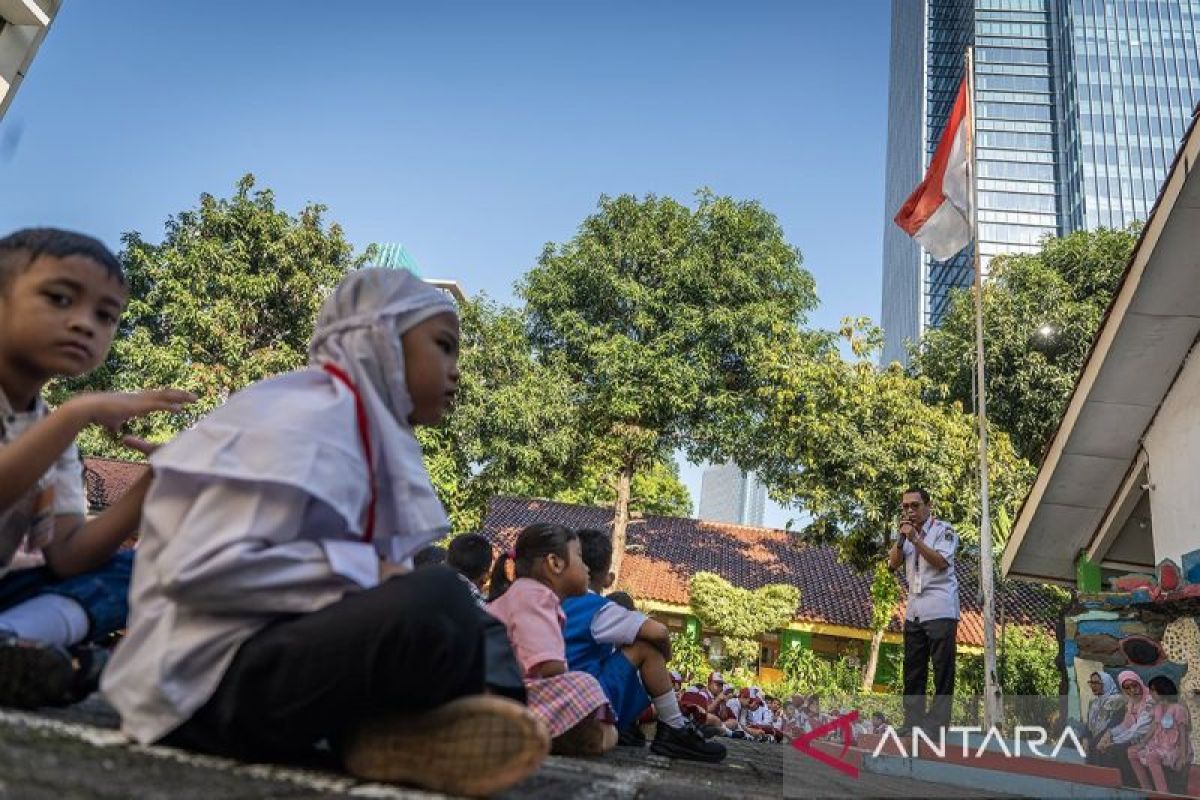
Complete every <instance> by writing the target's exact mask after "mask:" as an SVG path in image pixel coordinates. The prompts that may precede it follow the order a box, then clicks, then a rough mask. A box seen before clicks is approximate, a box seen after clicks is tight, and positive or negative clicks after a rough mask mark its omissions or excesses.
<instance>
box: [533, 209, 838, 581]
mask: <svg viewBox="0 0 1200 800" xmlns="http://www.w3.org/2000/svg"><path fill="white" fill-rule="evenodd" d="M519 291H520V294H521V296H522V297H523V298H524V300H525V302H526V305H527V309H528V313H529V330H530V334H531V337H532V339H533V343H534V346H535V347H536V349H537V351H538V353H539V355H540V357H541V358H543V359H561V363H562V364H563V366H564V368H565V369H566V372H567V374H568V375H569V377H570V381H571V385H572V387H573V388H574V390H575V392H576V396H575V402H576V405H577V407H578V409H579V413H580V415H581V420H582V426H583V428H584V429H585V430H588V431H591V432H593V433H594V434H595V435H596V436H598V437H600V438H602V439H604V440H605V441H606V442H607V446H608V448H610V451H611V452H612V453H613V456H614V462H615V467H616V477H617V498H616V503H615V522H614V536H613V544H614V570H616V571H619V567H620V557H621V555H622V554H623V551H624V542H625V539H624V532H625V525H626V523H627V520H628V498H629V495H630V492H631V486H632V481H633V479H634V477H635V476H636V475H637V473H638V472H640V471H641V470H642V469H644V468H645V466H646V465H648V464H653V463H655V462H666V461H667V460H669V459H670V458H671V457H672V455H673V453H674V452H675V451H676V450H679V449H682V450H684V451H698V450H699V449H700V446H699V440H700V439H701V438H702V437H703V436H704V435H705V432H706V431H708V430H712V429H719V428H721V427H723V426H725V425H727V424H728V415H727V414H726V413H725V409H727V408H729V407H730V406H732V405H736V400H735V398H736V397H737V396H739V395H743V394H745V392H746V391H747V389H748V385H747V384H746V383H745V381H744V377H745V373H746V369H747V367H746V363H747V361H748V360H752V359H754V358H755V357H757V356H758V355H760V354H761V353H763V352H765V351H766V350H768V349H769V347H768V346H767V345H766V343H767V341H768V340H770V339H771V338H773V337H774V336H775V335H776V334H777V333H778V332H779V331H780V330H781V329H786V328H792V329H794V328H796V327H797V326H799V325H801V324H802V323H803V322H804V320H805V315H806V314H807V312H808V311H809V310H811V309H812V308H813V307H814V306H815V304H816V295H815V291H814V284H813V280H812V276H811V275H809V274H808V272H806V271H805V270H803V269H802V268H801V266H800V254H799V252H798V251H797V250H796V249H795V248H794V247H792V246H791V245H789V244H788V243H787V242H786V241H785V240H784V237H783V231H782V230H781V228H780V226H779V223H778V221H777V220H776V219H775V217H774V216H773V215H771V214H770V213H769V212H767V211H766V210H765V209H764V208H763V207H762V206H761V205H759V204H758V203H756V202H751V201H735V200H733V199H731V198H728V197H718V196H717V195H715V194H713V193H712V192H709V191H707V190H702V191H700V192H698V193H697V205H696V208H695V209H691V208H688V207H687V206H684V205H682V204H680V203H678V202H676V201H674V200H672V199H670V198H659V197H656V196H654V195H648V196H646V197H644V198H641V199H639V198H637V197H634V196H631V195H621V196H619V197H615V198H611V197H601V199H600V203H599V208H598V210H597V212H596V213H594V214H592V215H590V216H589V217H587V218H586V219H585V220H584V221H583V223H582V224H581V226H580V228H579V231H578V233H577V234H576V235H575V237H574V238H572V239H571V240H570V241H568V242H566V243H564V244H561V245H555V244H548V245H546V247H545V249H544V250H543V251H542V255H541V258H540V259H539V261H538V264H537V266H536V267H534V268H533V269H532V270H531V271H530V272H529V274H528V275H526V277H525V279H524V281H523V282H522V283H521V284H520V287H519Z"/></svg>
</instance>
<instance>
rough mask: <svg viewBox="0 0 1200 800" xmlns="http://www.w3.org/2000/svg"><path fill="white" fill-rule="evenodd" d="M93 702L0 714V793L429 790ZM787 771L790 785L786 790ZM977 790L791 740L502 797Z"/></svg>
mask: <svg viewBox="0 0 1200 800" xmlns="http://www.w3.org/2000/svg"><path fill="white" fill-rule="evenodd" d="M115 727H116V716H115V715H114V714H113V712H112V710H111V709H109V708H108V707H107V706H105V705H104V704H103V703H102V702H100V701H99V700H98V699H93V700H89V701H88V702H86V703H83V704H81V705H80V706H76V707H75V708H73V709H69V710H65V711H46V712H44V713H37V714H23V713H16V712H3V711H0V798H20V800H75V798H81V799H82V798H130V797H137V798H145V799H146V800H158V798H162V800H166V799H167V798H171V800H201V799H203V800H209V799H210V798H246V800H268V799H269V800H310V799H311V798H321V797H347V796H349V797H376V798H422V800H428V798H432V797H435V795H431V794H429V793H424V792H418V791H415V790H411V789H404V788H400V787H393V786H383V785H379V784H366V783H362V782H359V781H355V780H353V779H351V778H347V777H346V776H344V775H340V774H336V773H326V772H311V771H304V770H295V769H286V768H280V767H272V766H262V765H248V764H240V763H237V762H232V761H226V760H224V759H216V758H206V757H198V756H194V755H191V754H187V753H181V752H179V751H175V750H170V749H167V748H141V747H134V746H131V745H129V744H127V743H125V742H124V740H123V739H122V738H121V736H120V735H119V734H118V733H116V731H115ZM785 774H786V786H785ZM963 796H975V797H984V796H987V795H983V794H976V795H970V794H969V793H968V792H966V791H965V790H963V789H961V788H954V787H946V786H940V785H937V784H930V783H923V782H920V781H913V780H907V779H900V778H884V777H880V776H877V775H870V774H863V775H862V776H861V777H860V778H859V779H857V780H855V779H851V778H848V777H845V776H842V775H840V774H838V773H837V772H835V771H834V770H832V769H830V768H829V767H826V766H824V765H822V764H818V763H816V762H811V761H808V760H806V759H805V757H804V756H801V755H800V754H798V753H796V752H795V751H793V750H792V749H791V748H789V747H787V746H786V745H767V744H754V743H749V742H730V755H729V758H728V759H727V760H726V761H725V763H723V764H720V765H715V766H714V765H708V764H694V763H685V762H678V761H675V762H672V761H670V760H668V759H664V758H660V757H658V756H655V755H653V754H651V753H650V752H649V750H636V749H632V748H617V749H616V750H615V751H613V752H611V753H609V754H607V755H605V756H604V757H602V758H594V759H583V758H570V759H568V758H555V757H551V758H550V759H548V760H547V762H546V764H545V765H544V766H543V767H542V769H541V770H540V771H539V772H538V773H537V774H536V775H535V776H534V777H532V778H530V779H529V780H528V781H525V782H524V783H522V784H521V785H519V786H517V787H515V788H514V789H512V790H510V791H508V792H506V793H504V794H503V795H501V797H502V798H509V799H511V800H516V799H517V798H530V797H536V798H539V800H540V798H548V799H549V800H555V799H556V798H638V799H639V800H641V799H643V798H645V799H646V800H658V799H661V800H667V798H688V800H692V798H697V799H698V800H710V799H711V800H717V798H722V799H723V798H729V797H745V798H783V797H787V798H793V797H919V798H932V797H963Z"/></svg>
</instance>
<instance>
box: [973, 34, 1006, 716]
mask: <svg viewBox="0 0 1200 800" xmlns="http://www.w3.org/2000/svg"><path fill="white" fill-rule="evenodd" d="M966 67H967V146H968V148H969V152H970V158H968V159H967V165H968V166H967V169H968V170H969V171H970V174H969V179H970V184H971V241H972V242H973V253H974V256H973V258H974V263H973V266H974V271H975V385H976V387H977V390H976V393H975V398H976V410H977V412H978V413H977V416H978V418H979V505H980V509H979V586H980V589H981V590H982V592H983V720H984V727H986V728H991V727H992V726H993V725H998V724H999V723H1000V720H1001V716H1002V714H1003V710H1002V708H1001V705H1000V682H999V681H998V680H997V676H996V608H995V596H996V595H995V589H994V587H993V585H992V515H991V509H990V508H989V505H990V504H989V497H988V494H989V491H988V489H989V484H988V460H987V453H988V431H987V399H986V394H987V392H986V391H985V390H984V386H985V384H984V366H983V270H982V269H981V267H980V263H979V192H978V186H977V183H978V182H977V180H976V175H977V174H978V173H977V172H976V170H975V52H974V48H973V47H970V46H968V47H967V58H966Z"/></svg>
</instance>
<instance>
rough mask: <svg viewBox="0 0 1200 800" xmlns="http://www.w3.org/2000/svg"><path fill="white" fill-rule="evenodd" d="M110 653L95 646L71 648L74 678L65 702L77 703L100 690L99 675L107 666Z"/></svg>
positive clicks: (83, 645) (86, 645)
mask: <svg viewBox="0 0 1200 800" xmlns="http://www.w3.org/2000/svg"><path fill="white" fill-rule="evenodd" d="M111 652H112V651H111V650H109V649H108V648H107V647H101V646H100V645H96V644H81V645H76V646H75V647H72V648H71V657H72V658H73V659H74V662H75V678H74V680H72V681H71V689H70V691H69V692H68V697H67V702H68V703H78V702H79V701H80V700H84V699H86V698H87V696H88V695H90V694H91V693H92V692H95V691H97V690H98V689H99V688H100V675H101V673H103V672H104V668H105V667H106V666H108V656H109V654H110V653H111Z"/></svg>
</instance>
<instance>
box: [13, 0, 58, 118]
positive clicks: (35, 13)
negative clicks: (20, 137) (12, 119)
mask: <svg viewBox="0 0 1200 800" xmlns="http://www.w3.org/2000/svg"><path fill="white" fill-rule="evenodd" d="M59 5H60V0H6V1H5V2H0V119H2V118H3V117H4V112H5V111H7V110H8V106H9V104H10V103H12V100H13V97H14V96H15V95H16V93H17V88H18V87H19V86H20V85H21V80H22V79H23V78H24V77H25V74H26V73H27V72H28V71H29V65H30V64H32V63H33V57H34V56H35V55H37V51H38V48H39V47H41V45H42V40H43V39H45V38H46V33H47V32H48V31H49V30H50V25H51V23H53V22H54V17H55V16H56V15H57V14H58V7H59Z"/></svg>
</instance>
